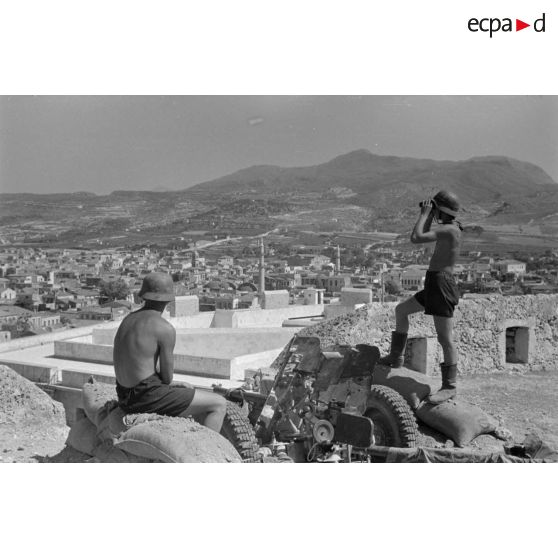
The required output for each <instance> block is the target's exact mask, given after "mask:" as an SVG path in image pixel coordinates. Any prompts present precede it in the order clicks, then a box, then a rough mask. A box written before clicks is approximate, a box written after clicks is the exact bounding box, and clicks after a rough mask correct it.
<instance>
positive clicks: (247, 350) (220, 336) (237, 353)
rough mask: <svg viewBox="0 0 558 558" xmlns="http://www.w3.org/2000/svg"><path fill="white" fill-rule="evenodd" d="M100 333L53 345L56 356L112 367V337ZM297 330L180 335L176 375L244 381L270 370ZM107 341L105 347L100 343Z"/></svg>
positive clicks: (187, 332)
mask: <svg viewBox="0 0 558 558" xmlns="http://www.w3.org/2000/svg"><path fill="white" fill-rule="evenodd" d="M113 332H114V330H106V331H103V330H101V331H98V332H97V335H96V337H93V336H92V335H89V336H82V337H78V338H76V339H68V340H60V341H55V342H54V355H55V357H56V358H59V359H69V360H79V361H85V362H98V363H104V364H112V362H113V360H112V353H113V347H112V345H111V344H109V343H111V342H112V336H111V334H112V333H113ZM295 332H296V330H293V329H290V328H254V329H246V328H243V329H241V330H239V329H200V330H183V331H178V332H177V336H176V347H175V350H174V367H175V370H176V371H177V372H186V373H190V374H198V375H204V376H207V377H215V378H226V379H231V380H233V379H238V380H241V379H243V378H244V370H245V369H246V368H250V367H262V366H269V365H270V364H271V363H272V362H273V360H274V359H275V358H276V357H277V355H278V354H279V353H280V352H281V350H282V349H283V347H284V346H285V345H286V344H287V343H288V342H289V341H290V339H291V337H292V336H293V335H294V334H295ZM99 340H102V341H107V342H108V343H106V344H100V343H98V341H99Z"/></svg>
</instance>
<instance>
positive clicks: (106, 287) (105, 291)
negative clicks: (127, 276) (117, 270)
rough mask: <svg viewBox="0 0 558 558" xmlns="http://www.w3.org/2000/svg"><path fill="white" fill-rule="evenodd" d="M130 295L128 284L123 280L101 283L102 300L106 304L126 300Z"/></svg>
mask: <svg viewBox="0 0 558 558" xmlns="http://www.w3.org/2000/svg"><path fill="white" fill-rule="evenodd" d="M129 293H130V289H129V287H128V284H127V283H126V281H124V280H123V279H115V280H114V281H101V284H100V298H101V300H104V301H105V302H112V301H113V300H124V299H126V297H127V296H128V294H129Z"/></svg>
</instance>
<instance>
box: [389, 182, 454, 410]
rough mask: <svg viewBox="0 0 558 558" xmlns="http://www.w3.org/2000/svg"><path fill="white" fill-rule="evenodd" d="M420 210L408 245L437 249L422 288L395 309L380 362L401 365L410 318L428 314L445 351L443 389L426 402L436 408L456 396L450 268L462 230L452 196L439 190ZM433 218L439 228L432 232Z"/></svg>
mask: <svg viewBox="0 0 558 558" xmlns="http://www.w3.org/2000/svg"><path fill="white" fill-rule="evenodd" d="M420 207H421V213H420V217H419V218H418V221H417V222H416V224H415V228H414V229H413V232H412V234H411V242H412V243H414V244H421V243H423V242H436V247H435V249H434V253H433V254H432V258H431V259H430V265H429V266H428V271H427V272H426V280H425V282H424V289H423V290H422V291H419V292H417V293H416V294H415V295H414V296H412V297H411V298H409V299H407V300H405V301H404V302H401V303H400V304H398V305H397V306H396V308H395V331H394V332H392V334H391V350H390V354H389V355H387V356H385V357H383V358H381V359H380V360H379V362H380V363H381V364H389V365H390V366H391V367H392V368H399V367H401V366H403V354H404V352H405V345H406V344H407V333H408V331H409V315H410V314H414V313H416V312H422V311H424V313H425V314H428V315H431V316H432V317H433V318H434V326H435V328H436V334H437V336H438V341H439V343H440V345H442V349H443V352H444V362H443V363H442V364H441V365H440V367H441V369H442V389H441V390H439V391H438V392H436V393H434V394H433V395H431V396H430V397H429V398H428V400H427V401H428V402H429V403H432V404H434V405H437V404H439V403H443V402H444V401H446V400H447V399H450V398H452V397H454V396H455V394H456V381H457V351H456V349H455V345H454V343H453V311H454V309H455V307H456V306H457V303H458V302H459V292H458V290H457V285H456V283H455V279H454V277H453V266H454V265H455V260H456V259H457V256H458V255H459V244H460V240H461V231H462V229H461V225H460V224H459V222H457V221H456V220H455V218H456V216H457V212H458V211H459V201H458V200H457V197H456V196H455V194H452V193H450V192H446V191H445V190H442V191H440V192H438V193H437V194H436V195H435V196H434V198H433V199H432V200H424V201H422V202H421V203H420ZM433 219H434V220H436V222H437V223H438V224H439V226H438V227H437V228H435V229H434V230H433V231H431V230H430V226H431V225H432V220H433Z"/></svg>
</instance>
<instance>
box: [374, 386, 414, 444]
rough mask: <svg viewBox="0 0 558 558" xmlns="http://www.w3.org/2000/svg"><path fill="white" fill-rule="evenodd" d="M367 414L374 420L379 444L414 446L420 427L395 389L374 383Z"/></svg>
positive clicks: (375, 434)
mask: <svg viewBox="0 0 558 558" xmlns="http://www.w3.org/2000/svg"><path fill="white" fill-rule="evenodd" d="M367 405H368V407H367V409H366V412H365V413H364V414H365V416H367V417H368V418H370V419H372V421H373V422H374V438H375V441H376V445H378V446H391V447H396V448H414V447H416V445H417V438H418V427H417V421H416V419H415V415H414V414H413V411H412V410H411V408H410V407H409V405H408V404H407V402H406V401H405V399H403V397H402V396H401V395H400V394H399V393H397V392H396V391H395V390H393V389H391V388H389V387H386V386H377V385H373V386H372V388H371V389H370V394H369V395H368V401H367Z"/></svg>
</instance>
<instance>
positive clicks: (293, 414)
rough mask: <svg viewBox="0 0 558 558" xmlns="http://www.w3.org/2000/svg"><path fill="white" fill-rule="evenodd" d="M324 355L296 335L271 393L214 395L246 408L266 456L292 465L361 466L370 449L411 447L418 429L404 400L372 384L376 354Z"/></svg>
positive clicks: (354, 350)
mask: <svg viewBox="0 0 558 558" xmlns="http://www.w3.org/2000/svg"><path fill="white" fill-rule="evenodd" d="M330 349H331V350H327V351H323V350H322V348H321V344H320V340H319V338H317V337H295V338H293V340H292V341H291V343H290V344H289V345H288V346H287V349H286V350H285V351H284V353H283V356H284V358H283V359H282V362H281V364H280V366H279V369H278V371H277V374H276V376H275V379H274V381H273V384H272V386H271V389H268V390H266V389H265V386H264V385H263V382H262V384H261V385H260V389H259V391H255V390H247V389H237V390H225V389H223V388H220V387H214V389H215V391H217V392H218V393H221V394H223V395H225V397H226V398H227V399H229V400H230V401H233V402H235V403H237V404H240V405H247V407H248V419H249V421H250V423H251V424H252V426H253V428H254V435H255V437H256V438H257V441H258V443H259V445H260V446H262V447H267V448H268V450H260V451H261V452H262V451H263V452H264V453H269V452H271V453H275V454H276V453H281V452H285V453H286V454H288V456H289V457H291V458H292V459H293V460H294V461H328V462H329V461H340V460H342V461H354V460H360V461H367V460H368V459H369V452H367V449H369V448H371V447H372V446H374V445H380V446H393V447H414V446H416V439H417V425H416V421H415V418H414V415H413V412H412V411H411V409H410V408H409V406H408V404H407V403H406V401H405V400H404V399H403V398H402V396H401V395H399V394H398V393H397V392H395V391H394V390H392V389H390V388H388V387H386V386H379V385H374V384H373V382H372V372H373V370H374V365H375V364H376V362H377V360H378V359H379V357H380V352H379V350H378V348H377V347H374V346H371V345H365V344H362V345H356V346H354V347H353V346H349V345H336V346H334V347H331V348H330Z"/></svg>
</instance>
